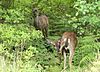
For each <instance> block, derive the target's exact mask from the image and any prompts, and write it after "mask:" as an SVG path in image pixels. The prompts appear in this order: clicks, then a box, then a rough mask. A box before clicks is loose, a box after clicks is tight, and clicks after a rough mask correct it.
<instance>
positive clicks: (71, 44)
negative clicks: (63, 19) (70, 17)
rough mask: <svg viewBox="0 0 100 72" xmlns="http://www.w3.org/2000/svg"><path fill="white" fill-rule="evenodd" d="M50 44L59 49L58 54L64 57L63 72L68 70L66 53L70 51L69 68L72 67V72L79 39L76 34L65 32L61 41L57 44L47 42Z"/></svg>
mask: <svg viewBox="0 0 100 72" xmlns="http://www.w3.org/2000/svg"><path fill="white" fill-rule="evenodd" d="M47 41H48V42H49V43H50V44H52V45H54V46H55V48H57V49H58V52H59V53H60V54H61V55H63V56H64V69H63V71H65V69H66V52H67V50H69V53H70V55H69V66H70V71H71V69H72V59H73V56H74V53H75V48H76V45H77V37H76V34H75V33H74V32H64V33H63V35H62V37H61V39H60V40H58V41H56V42H52V41H50V40H47Z"/></svg>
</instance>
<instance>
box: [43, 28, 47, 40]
mask: <svg viewBox="0 0 100 72" xmlns="http://www.w3.org/2000/svg"><path fill="white" fill-rule="evenodd" d="M42 34H43V36H44V39H46V35H45V30H44V29H42Z"/></svg>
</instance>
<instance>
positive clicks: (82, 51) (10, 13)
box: [0, 0, 100, 72]
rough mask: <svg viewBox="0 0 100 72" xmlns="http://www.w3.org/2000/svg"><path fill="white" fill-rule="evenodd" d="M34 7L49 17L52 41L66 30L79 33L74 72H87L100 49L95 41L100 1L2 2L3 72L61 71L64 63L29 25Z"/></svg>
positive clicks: (99, 32) (0, 46)
mask: <svg viewBox="0 0 100 72" xmlns="http://www.w3.org/2000/svg"><path fill="white" fill-rule="evenodd" d="M34 7H36V8H38V9H39V10H40V14H46V15H47V16H48V18H49V38H50V39H53V40H57V39H58V38H60V37H59V36H61V35H62V33H63V32H65V31H74V32H76V33H77V36H78V46H77V48H76V50H75V56H74V59H73V61H74V63H73V64H74V66H75V71H74V72H83V71H85V69H84V68H87V66H88V64H89V63H91V62H92V61H93V60H94V59H95V56H96V55H97V52H99V50H100V43H99V42H96V41H95V40H96V38H100V25H99V24H100V20H99V19H100V16H99V15H100V1H99V0H67V1H66V0H1V1H0V20H2V19H4V23H3V24H0V72H61V70H62V68H63V61H62V63H61V64H60V65H58V62H59V60H58V57H57V52H56V50H55V49H54V48H53V47H51V46H50V45H47V44H46V42H45V40H43V39H42V38H43V36H42V33H41V32H40V31H36V30H35V29H34V28H33V26H29V24H31V23H32V20H31V18H32V8H34ZM0 22H1V21H0ZM51 35H53V36H51ZM81 36H82V37H81ZM62 60H63V59H62ZM67 66H68V57H67ZM77 67H79V68H82V70H81V69H77V70H76V68H77ZM66 70H67V71H68V72H69V66H68V68H67V69H66Z"/></svg>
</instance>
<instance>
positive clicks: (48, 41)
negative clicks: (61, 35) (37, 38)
mask: <svg viewBox="0 0 100 72" xmlns="http://www.w3.org/2000/svg"><path fill="white" fill-rule="evenodd" d="M46 41H47V43H48V44H52V45H53V46H55V43H54V42H53V41H51V40H49V39H46Z"/></svg>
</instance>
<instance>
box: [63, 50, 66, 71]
mask: <svg viewBox="0 0 100 72" xmlns="http://www.w3.org/2000/svg"><path fill="white" fill-rule="evenodd" d="M63 55H64V72H65V70H66V51H65V50H64V51H63Z"/></svg>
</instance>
